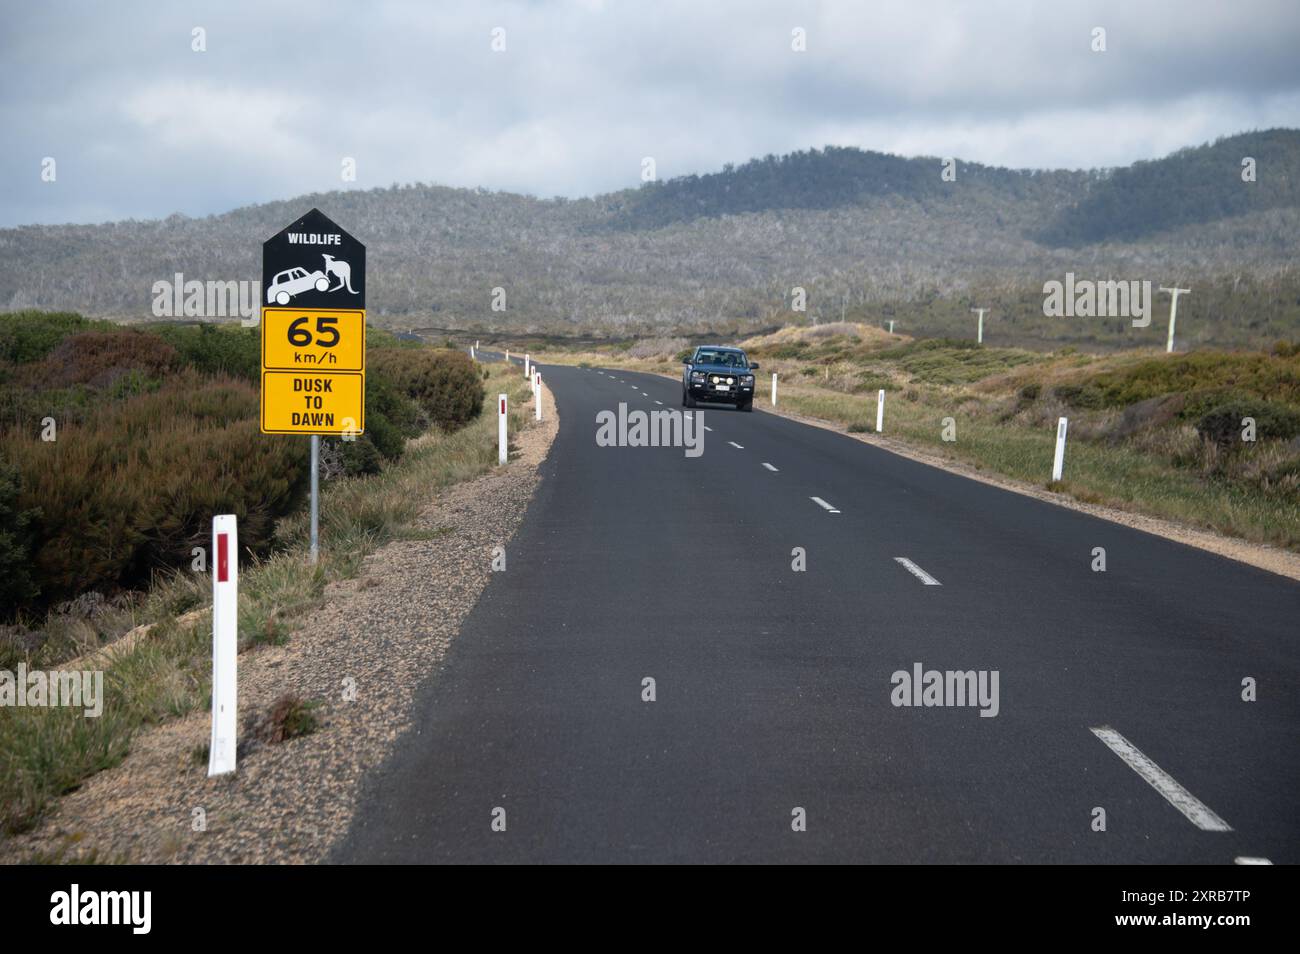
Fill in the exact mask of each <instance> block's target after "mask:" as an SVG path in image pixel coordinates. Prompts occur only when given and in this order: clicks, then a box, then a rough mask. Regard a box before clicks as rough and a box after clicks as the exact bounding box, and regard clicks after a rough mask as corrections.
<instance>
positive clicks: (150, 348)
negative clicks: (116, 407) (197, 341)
mask: <svg viewBox="0 0 1300 954" xmlns="http://www.w3.org/2000/svg"><path fill="white" fill-rule="evenodd" d="M177 365H178V359H177V355H176V349H175V348H173V347H172V346H171V345H169V344H168V343H167V342H166V341H163V340H162V339H161V338H159V337H158V336H157V335H151V334H148V333H146V332H143V331H131V330H128V329H125V328H121V329H116V330H113V331H82V332H79V333H77V334H73V335H69V336H68V337H66V338H64V339H63V340H62V341H60V342H59V343H58V344H57V345H55V346H54V348H52V349H51V350H50V352H49V354H47V355H46V356H45V357H44V358H42V359H41V360H40V361H37V362H33V363H31V364H30V365H28V367H27V369H26V373H25V375H24V377H25V379H26V383H27V384H28V385H29V386H32V387H39V388H66V387H72V386H74V385H79V384H81V385H86V386H87V387H90V388H94V389H103V388H109V387H112V386H113V385H114V384H115V383H116V382H117V381H118V379H120V378H122V377H123V376H125V375H130V374H131V373H132V372H136V373H137V375H139V377H140V378H143V379H146V380H161V378H162V377H163V376H164V375H166V374H167V373H169V372H170V371H173V370H175V368H176V367H177Z"/></svg>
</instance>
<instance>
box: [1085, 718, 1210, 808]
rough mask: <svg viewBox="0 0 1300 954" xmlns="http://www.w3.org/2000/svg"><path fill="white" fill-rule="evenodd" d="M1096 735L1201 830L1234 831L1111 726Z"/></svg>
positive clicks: (1100, 729) (1098, 731)
mask: <svg viewBox="0 0 1300 954" xmlns="http://www.w3.org/2000/svg"><path fill="white" fill-rule="evenodd" d="M1092 734H1093V735H1095V736H1096V737H1097V738H1099V739H1101V741H1103V742H1105V743H1106V747H1107V748H1109V749H1110V750H1111V751H1112V752H1114V753H1115V754H1116V755H1118V756H1119V757H1120V758H1122V759H1123V760H1124V761H1125V762H1127V763H1128V767H1129V768H1131V769H1132V770H1133V771H1135V772H1137V773H1138V775H1139V776H1141V777H1142V779H1143V780H1145V781H1146V783H1147V784H1148V785H1150V786H1151V787H1152V788H1154V789H1155V790H1156V791H1157V792H1159V793H1160V794H1161V795H1163V796H1164V797H1165V801H1167V802H1168V803H1169V804H1170V805H1173V806H1174V808H1176V809H1178V810H1179V811H1180V812H1182V813H1183V814H1184V815H1185V816H1187V820H1188V821H1189V822H1191V823H1192V824H1193V825H1195V826H1196V827H1197V828H1199V829H1201V831H1232V828H1231V827H1229V825H1228V823H1227V822H1225V821H1224V820H1223V819H1222V818H1220V817H1219V816H1218V815H1216V814H1214V812H1212V811H1210V809H1209V808H1208V807H1207V806H1206V805H1205V803H1204V802H1202V801H1201V800H1200V799H1198V798H1197V797H1196V796H1195V795H1193V794H1192V793H1191V792H1189V791H1188V790H1187V789H1185V788H1183V787H1182V786H1181V785H1179V784H1178V782H1177V781H1176V780H1175V779H1174V777H1173V776H1172V775H1170V774H1169V773H1168V772H1166V771H1165V770H1164V769H1162V768H1161V767H1160V766H1159V765H1156V763H1155V762H1152V761H1151V760H1150V759H1149V758H1147V757H1146V756H1145V755H1143V754H1142V753H1141V751H1139V749H1138V747H1137V746H1136V745H1134V744H1133V743H1132V742H1130V741H1129V740H1128V739H1126V738H1124V736H1122V735H1120V734H1119V733H1118V732H1116V731H1115V730H1114V729H1112V728H1111V727H1110V726H1108V725H1103V726H1102V727H1101V728H1093V729H1092Z"/></svg>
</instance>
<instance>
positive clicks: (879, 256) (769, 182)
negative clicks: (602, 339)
mask: <svg viewBox="0 0 1300 954" xmlns="http://www.w3.org/2000/svg"><path fill="white" fill-rule="evenodd" d="M1243 156H1253V157H1255V158H1256V160H1257V163H1258V165H1257V172H1258V181H1256V182H1254V183H1243V182H1242V181H1241V177H1240V170H1241V166H1240V160H1241V157H1243ZM941 162H942V161H941V159H939V158H937V157H930V158H924V157H922V158H902V157H898V156H891V155H885V154H883V153H877V152H867V151H863V150H860V149H851V148H839V147H827V148H826V149H814V150H809V151H805V152H797V153H792V154H790V155H788V156H783V157H775V156H767V157H764V158H762V159H755V160H753V161H751V162H747V163H744V164H743V165H740V166H737V167H734V168H733V167H727V168H725V169H723V170H722V171H720V172H716V173H711V174H706V175H700V176H684V177H681V178H677V179H672V180H669V181H666V182H663V183H653V184H647V185H645V186H642V187H641V188H637V189H627V190H624V191H621V192H615V193H610V194H607V195H600V196H596V197H593V198H585V199H577V200H565V199H549V200H543V199H537V198H533V197H530V196H523V195H515V194H510V193H496V192H489V191H487V190H482V189H478V190H474V189H451V188H446V187H442V186H434V185H419V184H415V185H403V186H396V185H394V186H392V187H389V188H379V189H371V190H367V191H361V190H349V191H341V192H331V193H327V194H313V195H305V196H300V197H298V198H295V199H292V200H288V201H283V202H272V203H267V204H264V205H258V206H250V207H247V208H242V209H237V210H234V211H232V212H229V213H226V214H223V215H216V216H209V217H207V218H202V219H190V218H186V217H184V216H179V215H176V216H172V217H170V218H167V219H165V220H161V221H145V222H137V221H126V222H115V223H110V224H106V225H93V226H28V227H22V228H15V229H5V230H0V309H6V308H7V309H18V308H32V307H40V308H53V309H71V310H77V311H82V312H84V313H86V314H90V315H101V316H110V317H119V318H146V317H149V313H150V303H151V301H152V297H153V296H152V293H151V290H152V287H153V283H154V282H155V281H158V280H171V279H172V278H173V276H174V275H175V273H177V272H180V273H183V274H184V276H185V277H186V279H199V280H221V281H229V280H240V279H254V280H255V279H258V278H260V254H261V243H262V241H263V240H264V239H265V238H267V237H268V236H270V235H271V234H273V233H274V232H276V231H277V230H279V229H280V228H282V227H283V226H284V225H285V224H287V223H288V222H290V221H291V220H292V219H293V218H295V217H296V216H298V215H300V214H301V213H302V212H304V211H306V210H307V209H309V208H311V207H312V206H318V207H320V208H321V210H322V211H324V212H325V213H326V214H327V215H329V216H330V217H331V218H333V219H334V220H335V221H337V222H339V223H340V224H342V225H343V226H344V227H346V228H347V229H348V230H349V231H351V232H352V233H353V234H354V235H356V236H357V237H358V238H360V239H361V240H362V241H363V242H365V243H366V245H367V247H368V263H369V274H368V281H367V287H368V298H369V305H370V308H371V311H372V313H373V314H374V316H375V317H376V318H377V319H379V320H381V321H384V322H385V323H387V324H389V325H390V326H393V327H399V328H408V329H409V328H412V327H418V326H439V327H461V328H476V329H484V330H488V329H499V328H505V329H510V330H512V331H544V330H546V331H559V332H563V331H566V330H570V331H583V332H594V333H603V332H605V331H610V330H614V331H625V332H642V331H657V330H662V329H666V328H673V329H681V330H691V329H700V330H725V329H727V328H732V327H734V328H750V327H760V326H764V325H768V324H772V323H773V322H774V321H775V322H778V323H779V321H781V320H784V319H785V318H788V317H789V315H790V312H789V295H790V290H791V288H793V287H794V286H796V285H797V286H801V287H803V288H805V289H807V291H808V296H809V299H808V300H809V315H810V317H811V316H813V315H817V314H823V315H827V316H831V315H834V316H836V317H838V314H839V312H840V311H841V310H844V309H850V308H857V309H865V310H868V311H869V310H870V309H871V308H872V307H874V306H875V305H876V304H879V303H890V302H901V301H919V302H926V301H930V300H935V299H937V298H954V297H961V296H967V295H970V294H972V293H975V292H979V293H980V294H984V293H985V292H986V291H987V290H994V291H995V290H997V289H1012V288H1014V289H1018V290H1022V289H1024V288H1030V289H1032V288H1033V287H1035V286H1037V287H1041V284H1042V282H1043V281H1045V280H1047V279H1049V278H1059V277H1061V276H1062V275H1063V273H1064V272H1065V271H1067V270H1071V271H1075V272H1078V273H1087V274H1090V275H1094V276H1098V275H1100V276H1116V277H1125V278H1137V279H1142V278H1148V279H1151V280H1152V281H1154V282H1157V283H1164V284H1168V283H1170V282H1175V281H1177V282H1180V283H1182V284H1183V285H1184V287H1186V285H1187V283H1189V282H1193V281H1200V282H1202V284H1204V283H1205V282H1206V281H1207V280H1208V279H1207V276H1224V275H1226V276H1228V277H1229V278H1232V277H1233V276H1240V275H1243V274H1262V275H1269V274H1273V273H1276V272H1279V271H1282V270H1285V269H1289V268H1293V267H1294V264H1295V261H1296V257H1297V256H1296V252H1297V246H1298V244H1300V196H1298V194H1297V181H1298V180H1297V176H1298V175H1300V131H1296V130H1269V131H1266V132H1258V133H1247V134H1243V135H1240V136H1234V137H1231V138H1229V139H1223V140H1220V141H1218V142H1216V143H1213V144H1209V145H1204V146H1200V147H1196V148H1192V149H1184V150H1181V151H1179V152H1177V153H1175V154H1173V155H1171V156H1168V157H1166V158H1164V159H1158V160H1155V161H1151V162H1141V163H1137V164H1135V165H1133V166H1130V167H1128V168H1125V169H1117V170H1095V171H1083V172H1080V171H1032V170H1011V169H1002V168H994V167H989V166H982V165H979V164H976V163H968V162H964V161H961V160H960V159H958V161H957V164H956V173H957V174H956V179H955V181H945V180H944V179H943V178H942V177H941V171H942V165H941ZM496 287H500V288H503V289H505V291H506V310H505V311H504V312H500V311H495V312H494V311H492V310H491V307H490V306H491V302H492V295H493V291H492V290H493V289H494V288H496ZM1234 287H1235V283H1234ZM1016 294H1017V295H1019V294H1020V292H1019V291H1017V292H1016ZM959 304H960V303H959Z"/></svg>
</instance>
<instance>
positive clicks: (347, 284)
mask: <svg viewBox="0 0 1300 954" xmlns="http://www.w3.org/2000/svg"><path fill="white" fill-rule="evenodd" d="M321 258H323V259H325V274H326V275H327V276H328V275H333V276H334V277H335V278H337V279H338V284H337V285H334V286H333V287H331V288H325V289H321V290H322V291H338V290H339V289H340V288H346V289H347V290H348V294H350V295H355V294H356V293H357V290H356V289H355V288H353V287H352V266H351V265H349V264H348V263H347V262H345V261H343V259H341V258H339V259H336V258H335V257H334V256H333V255H321Z"/></svg>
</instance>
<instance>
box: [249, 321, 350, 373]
mask: <svg viewBox="0 0 1300 954" xmlns="http://www.w3.org/2000/svg"><path fill="white" fill-rule="evenodd" d="M311 369H316V370H320V371H364V370H365V369H366V313H365V311H362V310H355V311H354V310H340V311H322V310H319V309H312V310H304V309H299V308H263V309H262V370H264V371H302V370H311Z"/></svg>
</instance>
